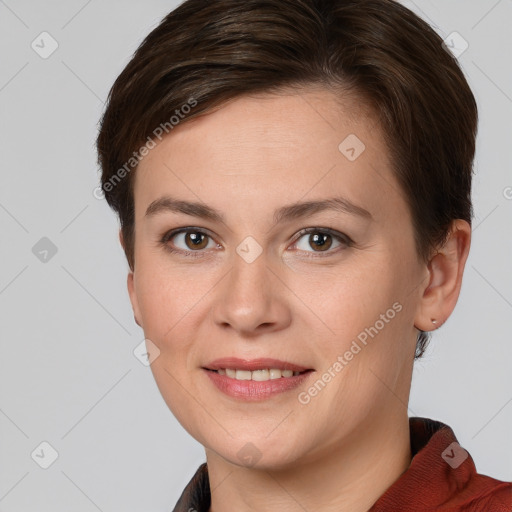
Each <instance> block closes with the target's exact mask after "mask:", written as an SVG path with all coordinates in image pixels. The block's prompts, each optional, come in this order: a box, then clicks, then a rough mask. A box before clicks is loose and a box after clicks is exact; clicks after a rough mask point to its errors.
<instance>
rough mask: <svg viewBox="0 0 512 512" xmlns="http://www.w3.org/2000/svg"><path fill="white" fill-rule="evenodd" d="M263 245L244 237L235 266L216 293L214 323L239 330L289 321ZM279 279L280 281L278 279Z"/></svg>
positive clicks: (237, 252)
mask: <svg viewBox="0 0 512 512" xmlns="http://www.w3.org/2000/svg"><path fill="white" fill-rule="evenodd" d="M269 263H270V262H269V261H268V258H267V254H266V252H265V251H263V248H261V247H260V248H258V247H256V245H255V243H254V241H251V240H245V241H244V242H242V243H241V244H240V245H239V246H238V247H237V250H236V253H234V254H233V257H232V268H231V271H230V272H229V274H228V276H227V279H226V281H225V283H224V285H223V288H222V292H221V293H220V294H219V295H218V296H217V304H216V305H215V322H216V323H218V324H223V325H226V324H229V325H231V327H233V328H234V329H235V330H237V331H251V330H254V329H257V328H258V326H260V325H262V324H265V325H268V326H274V327H276V326H278V325H281V324H282V322H287V321H288V320H289V314H288V313H287V307H286V304H285V303H284V301H283V295H282V294H281V293H280V292H279V286H282V285H277V286H276V284H277V283H276V280H278V279H277V277H276V276H275V275H274V274H273V271H272V270H271V268H270V265H269ZM278 281H279V280H278Z"/></svg>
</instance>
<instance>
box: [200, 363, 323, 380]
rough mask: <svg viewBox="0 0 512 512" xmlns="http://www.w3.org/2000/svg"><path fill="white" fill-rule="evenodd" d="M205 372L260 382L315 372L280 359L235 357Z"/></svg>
mask: <svg viewBox="0 0 512 512" xmlns="http://www.w3.org/2000/svg"><path fill="white" fill-rule="evenodd" d="M203 369H204V370H207V371H209V372H213V373H216V374H218V375H222V376H223V377H227V378H229V379H233V380H239V381H244V380H246V381H247V380H252V381H258V382H265V381H270V380H272V381H274V380H278V379H290V378H293V377H297V376H300V375H303V374H306V373H309V372H312V371H314V369H313V368H306V367H305V366H301V365H298V364H295V363H291V362H289V361H281V360H279V359H271V358H259V359H251V360H247V359H239V358H235V357H229V358H222V359H216V360H215V361H212V362H211V363H209V364H208V365H206V366H204V367H203Z"/></svg>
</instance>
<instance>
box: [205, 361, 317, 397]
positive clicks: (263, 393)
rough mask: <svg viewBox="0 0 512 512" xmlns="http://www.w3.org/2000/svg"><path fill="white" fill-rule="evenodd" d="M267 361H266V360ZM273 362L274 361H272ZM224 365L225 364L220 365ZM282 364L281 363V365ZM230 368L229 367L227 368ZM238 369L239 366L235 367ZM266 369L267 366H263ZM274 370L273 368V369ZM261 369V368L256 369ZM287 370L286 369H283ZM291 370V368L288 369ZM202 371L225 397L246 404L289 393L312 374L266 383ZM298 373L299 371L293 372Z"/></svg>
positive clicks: (211, 371)
mask: <svg viewBox="0 0 512 512" xmlns="http://www.w3.org/2000/svg"><path fill="white" fill-rule="evenodd" d="M267 361H268V360H267ZM273 361H275V359H274V360H273ZM216 364H218V363H216ZM222 364H225V363H222ZM247 364H248V365H250V364H252V365H253V366H254V365H260V366H261V364H262V363H254V362H250V363H247ZM281 364H282V363H281ZM291 366H292V367H294V368H299V367H298V366H295V365H291ZM220 367H221V368H226V367H225V366H222V365H221V366H220ZM227 368H230V366H227ZM237 368H238V369H242V368H240V366H237ZM265 368H268V366H265ZM273 368H275V367H273ZM256 369H261V368H256ZM285 369H288V368H285ZM290 369H291V368H290ZM202 371H203V372H204V373H205V374H206V375H207V376H208V378H209V379H210V381H211V382H213V384H214V385H215V386H216V387H217V389H219V390H220V391H221V392H222V393H224V394H225V395H228V396H229V397H231V398H236V399H239V400H243V401H248V402H257V401H262V400H265V399H267V398H270V397H273V396H275V395H277V394H279V393H283V392H285V391H290V390H293V389H295V388H297V387H298V386H300V385H301V384H302V383H303V382H304V381H305V380H307V379H308V378H309V376H310V375H311V374H312V373H314V370H306V371H305V372H304V373H300V374H299V375H294V376H292V377H281V378H279V379H271V380H266V381H256V380H237V379H233V378H231V377H228V376H227V375H220V374H219V373H217V372H216V371H214V370H209V369H207V368H203V369H202ZM295 371H300V370H295Z"/></svg>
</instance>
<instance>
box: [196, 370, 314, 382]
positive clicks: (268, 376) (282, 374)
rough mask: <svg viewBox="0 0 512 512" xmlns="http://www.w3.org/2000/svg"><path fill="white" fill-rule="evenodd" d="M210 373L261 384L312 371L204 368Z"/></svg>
mask: <svg viewBox="0 0 512 512" xmlns="http://www.w3.org/2000/svg"><path fill="white" fill-rule="evenodd" d="M204 369H205V370H208V371H210V372H215V373H218V374H219V375H225V376H226V377H229V378H230V379H235V380H256V381H258V382H263V381H267V380H275V379H282V378H284V379H287V378H290V377H296V376H297V375H302V374H304V373H309V372H312V371H313V370H304V371H302V372H299V371H293V370H282V369H280V368H262V369H259V370H252V371H250V370H242V369H239V368H219V369H217V370H214V369H212V368H204Z"/></svg>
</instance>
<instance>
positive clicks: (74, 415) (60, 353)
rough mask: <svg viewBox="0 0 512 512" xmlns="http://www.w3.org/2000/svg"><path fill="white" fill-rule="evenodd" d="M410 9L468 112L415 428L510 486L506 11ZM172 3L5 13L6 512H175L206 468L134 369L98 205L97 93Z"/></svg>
mask: <svg viewBox="0 0 512 512" xmlns="http://www.w3.org/2000/svg"><path fill="white" fill-rule="evenodd" d="M404 3H405V5H407V6H408V7H410V8H411V9H412V10H413V11H415V12H416V13H418V14H419V15H420V16H422V17H423V18H424V19H426V20H427V21H428V22H429V23H430V24H431V25H432V26H433V27H434V28H435V29H436V31H437V32H438V33H439V34H440V35H441V36H442V37H443V38H445V37H446V36H448V35H449V34H450V33H452V32H453V31H457V32H458V33H460V34H461V36H462V37H463V38H464V39H465V40H466V41H467V42H468V43H469V47H468V49H467V50H466V51H465V52H464V53H463V54H462V55H460V57H459V60H460V62H461V64H462V66H463V69H464V71H465V73H466V76H467V78H468V81H469V83H470V86H471V87H472V89H473V91H474V93H475V95H476V98H477V102H478V105H479V109H480V125H479V136H478V149H477V157H476V163H475V169H476V173H477V174H476V177H475V181H474V204H475V213H476V218H475V223H474V230H473V242H472V248H471V253H470V257H469V260H468V263H467V267H466V273H465V277H464V282H463V287H462V292H461V296H460V298H459V303H458V305H457V307H456V309H455V312H454V313H453V315H452V316H451V317H450V319H449V320H448V322H447V323H446V324H445V325H444V326H443V327H442V328H441V329H440V330H439V331H437V332H436V334H435V335H434V338H433V342H432V344H431V346H430V349H429V350H428V352H427V354H426V356H425V357H424V359H423V360H422V361H420V362H418V363H417V364H416V368H415V373H414V378H413V388H412V396H411V402H410V408H409V414H410V415H411V416H412V415H418V416H426V417H431V418H434V419H438V420H441V421H443V422H445V423H448V424H449V425H450V426H452V428H453V429H454V431H455V434H456V435H457V437H458V440H459V442H460V443H461V445H462V446H463V447H465V448H466V449H467V450H468V451H469V452H470V453H471V455H472V456H473V458H474V460H475V461H476V464H477V468H478V470H479V471H480V472H482V473H484V474H488V475H491V476H493V477H495V478H499V479H502V480H512V447H511V442H510V432H511V431H512V404H511V401H512V389H511V382H510V361H511V360H512V344H511V340H510V328H511V318H512V273H511V272H510V262H511V261H512V259H511V256H512V250H511V245H512V241H511V236H510V234H511V230H510V226H511V217H512V200H511V198H512V188H510V187H512V175H511V171H510V169H511V163H512V162H511V160H512V159H511V152H510V143H511V138H510V136H511V133H512V132H511V124H512V123H511V118H512V115H511V114H512V79H511V73H510V62H511V61H510V51H511V44H510V43H511V35H510V34H511V31H510V22H511V21H512V1H510V0H499V1H496V0H479V1H476V0H474V1H467V0H458V1H455V0H450V1H447V0H416V1H415V2H414V3H413V2H410V1H407V2H404ZM176 5H177V3H176V2H172V1H171V2H165V1H162V0H146V1H145V2H135V1H128V2H126V1H125V2H121V1H120V0H109V1H108V2H105V1H103V2H100V1H99V0H89V1H84V0H73V1H67V2H64V1H62V0H61V1H58V0H44V1H37V2H36V1H27V0H21V1H15V0H6V1H2V0H0V44H1V46H0V47H1V59H2V60H1V66H0V109H1V111H0V119H1V127H0V129H1V133H0V136H1V143H2V153H1V155H2V159H1V173H0V176H1V187H0V225H1V244H0V254H1V262H2V264H1V266H0V315H1V323H0V325H1V357H0V434H1V436H0V439H1V443H0V511H2V512H20V511H33V510H38V511H40V512H45V511H53V512H59V511H68V510H73V511H75V512H82V511H83V512H89V511H94V510H101V511H105V512H106V511H126V512H130V511H167V510H172V508H173V506H174V504H175V502H176V500H177V498H178V496H179V495H180V493H181V491H182V489H183V487H184V486H185V484H186V483H187V482H188V481H189V479H190V478H191V476H192V474H193V473H194V471H195V470H196V469H197V467H198V465H199V464H200V463H201V462H202V461H204V460H205V459H204V451H203V449H202V447H201V446H200V445H199V444H198V443H196V442H195V441H194V440H193V439H192V438H190V436H189V435H188V434H187V433H186V432H185V431H184V430H183V429H182V427H181V426H180V425H179V424H178V422H177V421H176V420H175V419H174V417H173V416H172V414H171V413H170V411H169V410H168V409H167V407H166V405H165V403H164V401H163V399H162V398H161V396H160V394H159V391H158V389H157V387H156V384H155V383H154V381H153V377H152V374H151V371H150V369H149V368H148V367H146V366H144V365H143V364H141V363H140V362H139V361H138V360H137V359H136V358H135V356H134V355H133V350H134V348H135V347H136V346H137V345H138V344H139V343H140V342H141V341H142V340H143V333H142V331H141V330H140V329H139V327H137V325H136V324H135V323H134V321H133V316H132V312H131V308H130V304H129V301H128V297H127V292H126V274H127V269H128V267H127V264H126V262H125V260H124V255H123V253H122V251H121V248H120V246H119V243H118V238H117V230H118V227H117V219H116V218H115V216H114V214H113V213H112V212H111V211H110V210H109V209H108V207H107V205H106V204H105V202H104V201H100V200H97V199H95V197H94V196H93V193H92V191H93V189H94V188H95V187H96V186H97V183H98V169H97V165H96V154H95V151H94V139H95V136H96V132H97V122H98V120H99V118H100V115H101V113H102V110H103V106H104V105H103V102H104V100H105V98H106V96H107V93H108V90H109V88H110V86H111V85H112V83H113V81H114V79H115V78H116V77H117V75H118V74H119V73H120V72H121V70H122V69H123V67H124V66H125V65H126V64H127V62H128V60H129V58H130V56H131V54H132V52H133V51H134V50H135V49H136V48H137V46H138V44H139V43H140V42H141V41H142V39H143V37H144V36H145V35H146V34H147V33H148V32H149V31H150V30H151V29H153V28H154V27H155V26H156V25H157V24H158V22H159V21H160V19H161V18H162V17H163V16H164V15H165V14H167V13H168V12H169V11H170V10H172V9H173V8H174V7H175V6H176ZM43 31H47V32H49V33H50V34H51V36H52V37H53V38H54V39H55V40H56V41H57V43H58V48H57V50H56V51H55V52H54V53H53V54H52V55H51V56H49V57H48V58H46V59H43V58H41V57H40V56H39V54H38V53H36V52H35V51H34V50H33V49H32V47H31V43H32V41H34V40H36V42H37V39H36V38H37V37H38V36H39V34H40V33H41V32H43ZM46 48H48V45H46ZM43 237H47V238H48V239H49V240H51V242H52V243H53V244H54V246H55V248H56V249H57V252H56V253H55V254H52V249H51V247H49V246H48V241H42V242H40V239H41V238H43ZM38 243H39V244H40V245H39V246H38V245H36V244H38ZM41 244H42V245H41ZM45 244H46V245H45ZM34 246H36V249H34V252H35V253H36V254H34V252H33V247H34ZM45 249H46V250H49V252H48V254H47V255H46V260H47V261H40V259H39V258H42V257H43V254H44V252H43V253H40V251H44V250H45ZM38 251H39V252H38ZM37 255H38V257H36V256H37ZM43 441H46V442H48V443H49V444H50V445H51V446H52V447H53V448H54V449H55V450H56V451H57V452H58V458H57V460H56V461H55V462H54V463H53V464H52V465H51V466H50V467H49V468H48V469H42V468H41V467H40V466H39V465H38V464H37V463H36V462H35V460H37V457H36V456H34V459H33V458H32V457H31V454H32V453H33V452H34V450H36V453H40V460H42V459H43V458H44V457H48V456H49V451H48V450H46V451H44V450H43V452H41V448H38V447H39V445H40V443H41V442H43ZM37 449H39V452H38V451H37ZM42 453H44V456H43V455H41V454H42Z"/></svg>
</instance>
